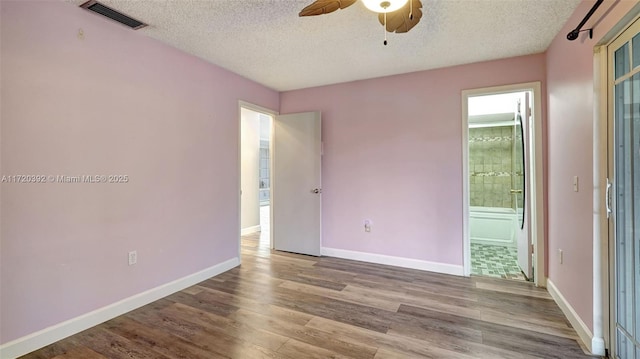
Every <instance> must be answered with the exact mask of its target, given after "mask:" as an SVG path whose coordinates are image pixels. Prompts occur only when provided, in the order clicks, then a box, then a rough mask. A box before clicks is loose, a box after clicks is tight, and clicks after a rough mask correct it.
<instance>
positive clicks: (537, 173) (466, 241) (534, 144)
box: [462, 82, 547, 288]
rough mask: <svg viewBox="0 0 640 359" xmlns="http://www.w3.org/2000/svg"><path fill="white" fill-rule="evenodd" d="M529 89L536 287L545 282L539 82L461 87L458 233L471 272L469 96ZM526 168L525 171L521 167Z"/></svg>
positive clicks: (465, 265)
mask: <svg viewBox="0 0 640 359" xmlns="http://www.w3.org/2000/svg"><path fill="white" fill-rule="evenodd" d="M525 91H530V92H531V93H532V94H533V96H532V102H533V103H532V106H531V107H532V114H531V116H532V122H533V126H532V128H530V129H529V138H530V141H529V146H527V148H526V149H525V150H526V152H527V155H528V158H529V165H528V166H527V171H528V172H529V173H528V174H527V176H528V177H529V178H530V184H531V186H530V187H531V188H529V189H528V190H529V192H530V201H529V205H528V206H527V207H528V208H529V209H530V219H531V222H530V224H529V230H530V235H531V243H532V244H533V277H534V283H535V285H536V286H538V287H542V288H544V287H546V286H547V276H546V273H545V256H544V253H545V232H544V226H545V218H544V217H545V216H544V208H545V203H544V169H543V153H542V148H543V147H542V91H541V85H540V82H527V83H520V84H512V85H504V86H494V87H484V88H477V89H469V90H463V91H462V214H463V216H462V235H463V272H464V275H465V276H467V277H469V276H471V236H470V233H469V109H468V106H469V97H476V96H483V95H497V94H504V93H512V92H525ZM525 172H526V171H525Z"/></svg>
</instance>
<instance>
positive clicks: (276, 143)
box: [238, 101, 322, 256]
mask: <svg viewBox="0 0 640 359" xmlns="http://www.w3.org/2000/svg"><path fill="white" fill-rule="evenodd" d="M239 113H240V121H239V123H240V125H239V127H240V141H239V144H240V146H239V152H240V161H239V162H240V166H239V167H240V168H239V171H240V176H239V177H240V196H239V202H240V206H239V207H240V231H239V232H240V236H239V237H240V238H239V241H238V253H240V254H242V248H243V245H245V244H244V243H247V245H249V246H253V247H259V248H260V249H262V251H263V252H268V251H271V250H278V251H284V252H293V253H299V254H307V255H313V256H319V255H320V248H321V194H322V187H321V157H322V142H321V115H320V112H304V113H294V114H286V115H278V114H277V113H275V112H272V111H269V110H267V109H264V108H261V107H259V106H255V105H251V104H249V103H246V102H243V101H240V102H239Z"/></svg>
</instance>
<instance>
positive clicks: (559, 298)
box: [547, 279, 604, 355]
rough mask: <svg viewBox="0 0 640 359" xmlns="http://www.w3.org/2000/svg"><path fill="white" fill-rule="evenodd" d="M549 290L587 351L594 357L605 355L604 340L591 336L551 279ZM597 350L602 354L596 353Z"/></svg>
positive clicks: (548, 282)
mask: <svg viewBox="0 0 640 359" xmlns="http://www.w3.org/2000/svg"><path fill="white" fill-rule="evenodd" d="M547 290H548V291H549V294H551V297H553V299H554V300H555V301H556V303H557V304H558V306H559V307H560V309H561V310H562V312H563V313H564V315H565V316H566V317H567V319H569V322H570V323H571V326H572V327H573V329H575V330H576V333H578V336H579V337H580V339H581V340H582V342H583V343H584V345H585V346H586V347H587V349H589V351H590V352H591V353H593V354H594V355H604V339H602V338H594V337H593V334H591V330H590V329H589V327H588V326H587V325H586V324H584V322H583V321H582V319H580V316H578V313H576V311H575V310H574V309H573V307H572V306H571V304H570V303H569V302H568V301H567V299H566V298H565V297H564V296H563V295H562V293H560V291H559V290H558V287H556V285H555V284H553V282H552V281H551V279H547ZM598 339H600V340H601V341H602V343H599V340H598ZM594 344H595V345H594ZM596 349H597V350H598V351H601V352H596ZM599 353H601V354H599Z"/></svg>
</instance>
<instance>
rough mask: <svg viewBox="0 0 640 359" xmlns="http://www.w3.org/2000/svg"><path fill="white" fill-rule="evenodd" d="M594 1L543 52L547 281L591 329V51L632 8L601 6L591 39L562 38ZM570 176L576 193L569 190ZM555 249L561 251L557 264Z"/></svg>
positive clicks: (628, 4) (621, 4)
mask: <svg viewBox="0 0 640 359" xmlns="http://www.w3.org/2000/svg"><path fill="white" fill-rule="evenodd" d="M594 3H595V1H591V0H589V1H584V2H583V3H582V4H580V5H579V6H578V8H577V9H576V11H575V12H574V14H573V16H572V17H571V18H570V19H569V21H568V22H567V24H566V25H565V26H564V28H563V29H562V31H560V33H559V34H558V35H557V37H556V39H555V40H554V41H553V42H552V44H551V46H550V47H549V49H548V50H547V90H548V104H547V106H548V127H547V128H548V192H547V193H548V231H549V233H548V243H549V247H548V250H549V258H548V264H549V273H548V276H549V279H551V280H552V281H553V283H554V284H555V285H556V286H557V287H558V289H559V290H560V292H562V294H563V295H564V297H565V298H566V299H567V300H568V301H569V303H570V304H571V305H572V306H573V308H574V309H575V310H576V312H577V313H578V315H579V316H580V317H581V319H582V320H583V321H584V323H585V324H586V325H587V326H589V328H591V329H593V300H592V292H593V273H592V272H593V211H592V208H593V110H594V104H593V100H594V96H593V47H594V46H595V45H596V43H597V42H598V41H600V39H601V38H602V37H603V36H604V35H605V34H606V33H607V32H608V31H609V30H610V29H611V28H612V27H613V26H614V25H615V24H616V23H618V22H619V21H620V20H621V18H622V17H623V16H624V15H625V14H626V13H627V12H628V11H629V10H630V9H631V8H632V7H633V5H635V4H636V3H637V2H636V1H620V2H617V3H614V2H612V1H607V2H605V3H604V4H603V5H602V6H601V7H600V8H599V9H598V11H597V12H596V13H595V14H594V15H593V17H592V19H591V20H590V21H589V22H588V23H587V24H586V25H585V27H584V28H589V27H591V26H592V24H594V23H595V22H596V21H598V19H600V20H599V23H598V24H597V25H596V26H595V29H594V38H593V39H592V40H590V39H589V37H588V36H587V35H586V34H582V35H581V36H580V37H579V38H578V39H577V40H575V41H568V40H567V39H566V35H567V33H568V32H569V31H571V30H572V29H573V28H575V27H576V25H578V23H579V22H580V21H581V20H582V18H583V17H584V16H585V15H586V14H587V12H588V11H589V9H591V7H592V6H593V4H594ZM573 176H579V178H580V191H579V192H573V187H572V186H573V185H572V183H573V182H572V181H573ZM558 249H562V250H563V257H564V258H563V262H564V264H562V265H561V264H559V259H558Z"/></svg>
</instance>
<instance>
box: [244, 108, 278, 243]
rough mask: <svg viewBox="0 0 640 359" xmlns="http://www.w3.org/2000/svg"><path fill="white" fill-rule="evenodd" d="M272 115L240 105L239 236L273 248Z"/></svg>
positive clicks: (248, 241) (245, 240)
mask: <svg viewBox="0 0 640 359" xmlns="http://www.w3.org/2000/svg"><path fill="white" fill-rule="evenodd" d="M272 119H273V115H272V114H271V113H268V112H266V111H264V110H261V109H259V108H256V107H255V106H252V105H248V104H241V107H240V162H241V168H240V188H241V196H240V198H241V199H240V235H241V236H242V238H243V240H244V241H243V242H246V243H245V245H255V246H257V247H259V248H260V249H264V250H270V249H271V248H272V244H271V155H270V153H271V144H270V141H271V126H272Z"/></svg>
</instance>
